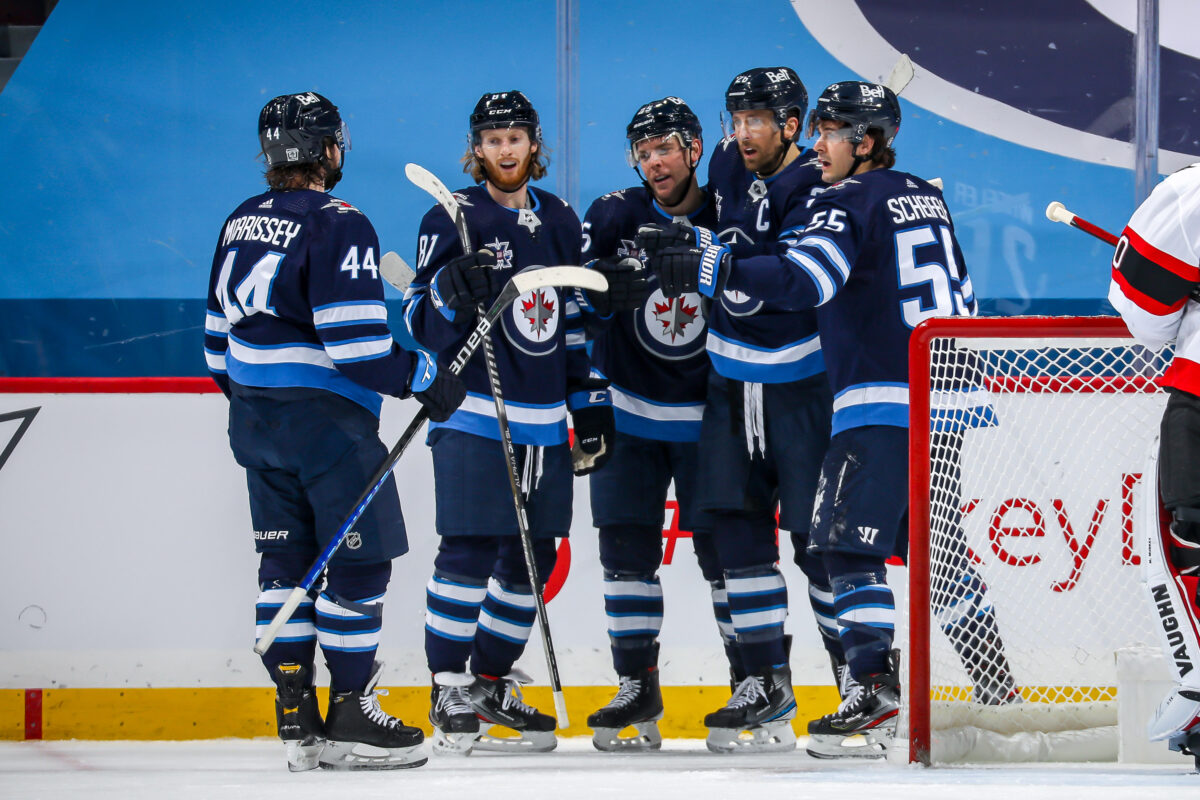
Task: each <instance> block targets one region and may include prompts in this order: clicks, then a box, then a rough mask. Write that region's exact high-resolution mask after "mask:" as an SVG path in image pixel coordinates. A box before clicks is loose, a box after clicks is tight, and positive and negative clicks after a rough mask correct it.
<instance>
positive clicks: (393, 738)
mask: <svg viewBox="0 0 1200 800" xmlns="http://www.w3.org/2000/svg"><path fill="white" fill-rule="evenodd" d="M382 671H383V664H381V663H379V662H376V663H375V671H374V673H372V675H371V679H370V680H369V681H368V682H367V687H366V688H365V689H364V690H363V691H361V692H334V691H333V690H332V689H331V690H330V692H329V712H328V714H327V715H326V720H325V736H326V739H327V741H326V742H325V749H324V750H323V751H322V752H321V766H322V767H323V768H325V769H346V770H368V769H404V768H406V767H419V766H421V765H422V764H424V763H425V762H426V761H428V760H429V759H428V758H426V757H425V755H424V754H423V753H421V752H420V747H421V742H423V741H424V740H425V734H423V733H421V729H420V728H413V727H409V726H408V725H405V724H404V723H403V722H401V721H400V720H398V719H396V718H395V717H393V716H392V715H390V714H388V713H387V712H386V711H384V710H383V709H382V708H380V707H379V696H380V695H383V694H387V691H386V690H383V689H376V688H375V685H376V684H377V683H378V682H379V676H380V674H381V673H382Z"/></svg>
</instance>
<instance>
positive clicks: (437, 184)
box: [404, 162, 471, 253]
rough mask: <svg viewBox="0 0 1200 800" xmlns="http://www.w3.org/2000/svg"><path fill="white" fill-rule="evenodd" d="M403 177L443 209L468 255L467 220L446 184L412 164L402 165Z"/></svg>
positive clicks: (469, 250) (468, 236)
mask: <svg viewBox="0 0 1200 800" xmlns="http://www.w3.org/2000/svg"><path fill="white" fill-rule="evenodd" d="M404 176H405V177H406V178H408V180H409V181H410V182H411V183H412V184H413V186H416V187H417V188H418V189H422V190H424V191H426V192H428V193H429V194H430V195H432V196H433V199H434V200H436V201H437V204H438V205H439V206H441V207H442V208H443V209H445V211H446V213H447V214H449V215H450V219H452V220H454V227H455V228H456V229H457V230H458V238H459V241H460V242H461V243H462V247H463V252H464V253H470V252H471V237H470V235H469V234H468V233H467V218H466V217H465V216H463V211H462V206H460V205H459V204H458V201H457V200H455V199H454V195H453V194H451V193H450V190H449V189H447V188H446V184H444V183H442V181H441V179H440V178H438V176H437V175H434V174H433V173H432V172H430V171H429V170H427V169H425V168H424V167H422V166H421V165H420V164H413V163H412V162H409V163H407V164H405V165H404Z"/></svg>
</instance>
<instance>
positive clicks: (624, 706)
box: [581, 97, 740, 751]
mask: <svg viewBox="0 0 1200 800" xmlns="http://www.w3.org/2000/svg"><path fill="white" fill-rule="evenodd" d="M626 137H627V139H628V150H627V155H628V158H629V163H630V166H632V167H633V168H634V170H635V171H636V172H637V173H638V175H639V177H640V178H641V179H642V185H641V186H633V187H630V188H627V189H622V190H620V191H616V192H611V193H610V194H606V195H604V196H603V197H601V198H599V199H598V200H596V201H595V202H594V203H592V205H591V207H590V208H589V209H588V212H587V214H586V215H585V216H584V222H583V230H584V245H583V257H584V258H585V259H596V260H595V261H592V262H591V266H592V268H594V269H601V270H603V271H604V272H605V274H606V276H607V277H608V279H609V287H610V288H609V291H608V293H607V294H606V295H601V296H600V297H598V298H592V297H590V296H589V295H588V293H586V292H582V291H581V294H582V305H583V310H584V314H585V317H587V318H589V319H590V320H591V323H590V324H589V328H590V329H592V330H593V331H594V333H593V350H592V359H593V372H592V374H593V375H595V376H598V377H601V378H603V379H605V380H609V381H611V382H612V385H611V387H610V389H611V392H612V397H613V406H614V413H615V415H616V428H617V434H616V439H615V441H614V444H613V457H612V460H611V461H610V462H609V464H608V466H606V467H605V468H604V469H603V470H600V471H598V472H594V473H592V475H591V476H590V486H591V500H592V503H591V505H592V523H593V524H594V525H595V526H596V527H597V528H598V529H599V542H600V563H601V566H602V567H603V568H604V606H605V610H606V612H607V614H608V633H609V641H610V643H611V647H612V658H613V667H614V668H615V669H616V672H617V675H618V677H619V681H620V686H619V689H618V691H617V694H616V696H615V697H614V698H613V699H612V701H611V702H610V703H609V704H608V705H606V706H605V707H604V708H602V709H600V710H599V711H597V712H596V713H594V714H592V715H591V716H589V717H588V720H587V722H588V725H589V726H590V727H591V728H592V729H593V731H594V734H593V736H592V742H593V744H594V745H595V746H596V748H597V749H599V750H608V751H619V750H644V749H657V748H659V747H660V746H661V743H662V736H661V735H660V734H659V731H658V724H657V720H659V719H661V717H662V714H663V704H662V693H661V691H660V689H659V675H658V633H659V630H660V629H661V627H662V618H663V594H662V586H661V583H660V582H659V578H658V574H657V573H658V569H659V567H660V566H661V564H662V559H663V544H662V527H663V521H664V520H663V517H664V513H663V508H664V503H665V501H666V498H667V489H668V486H669V485H670V484H671V482H672V481H674V484H675V497H676V499H677V501H678V503H679V519H678V524H679V527H680V529H682V530H686V531H691V532H692V543H693V546H694V547H695V551H696V556H697V559H698V560H699V562H700V569H701V571H702V573H703V574H704V577H705V579H706V580H708V581H709V582H710V584H711V585H712V593H713V605H714V611H715V613H716V616H717V621H718V626H719V627H720V629H721V631H722V633H723V635H724V636H725V637H726V638H727V639H728V640H730V641H731V640H732V628H731V626H730V623H729V606H728V603H727V602H726V600H725V582H724V576H723V575H722V574H721V570H720V567H719V565H718V563H717V559H716V553H715V551H714V549H713V545H712V538H711V536H710V535H709V534H708V532H707V531H705V530H704V529H703V527H702V525H701V524H700V516H699V512H698V511H697V510H696V502H697V499H698V498H697V496H696V468H697V465H698V464H699V462H700V460H701V456H700V452H699V447H698V445H697V440H698V439H699V438H700V419H701V415H702V413H703V410H704V397H705V393H706V388H707V385H708V363H709V362H708V356H707V355H706V354H705V352H704V312H703V309H702V308H701V302H700V295H699V294H697V293H694V292H693V293H690V294H687V295H683V296H681V297H666V296H664V295H663V293H662V292H661V291H659V289H658V285H657V281H656V280H655V279H654V278H653V275H651V276H650V280H649V285H648V286H647V285H646V280H647V279H646V271H645V270H644V269H643V268H642V265H641V263H640V262H639V261H636V260H634V261H628V259H630V258H633V259H636V258H637V257H638V255H639V253H638V249H637V246H636V245H635V244H634V239H635V237H636V235H637V231H638V228H639V227H640V226H641V225H643V224H646V223H653V222H660V223H670V222H672V221H675V222H679V223H683V224H688V225H692V224H694V225H702V226H705V227H709V228H711V227H713V226H714V225H715V223H716V215H715V213H714V212H715V209H714V206H713V204H712V203H711V201H710V199H709V196H708V194H707V192H706V191H705V190H704V189H703V188H701V186H700V184H699V181H697V179H696V167H697V166H698V165H699V163H700V158H701V156H702V155H703V153H704V142H703V135H702V131H701V127H700V121H699V120H698V119H697V118H696V115H695V114H694V113H693V112H692V110H691V108H689V107H688V105H687V103H685V102H684V101H683V100H681V99H679V98H678V97H664V98H662V99H661V100H655V101H653V102H650V103H646V104H645V105H643V106H642V107H641V108H639V109H638V110H637V112H636V113H635V114H634V115H633V119H632V120H631V121H630V123H629V125H628V127H627V129H626ZM630 273H633V274H632V276H630V277H629V279H627V280H625V281H622V278H625V277H626V276H627V275H630ZM639 282H640V285H639ZM622 287H625V292H624V293H625V298H624V299H625V302H621V297H620V294H621V292H622ZM589 312H590V313H589ZM727 647H732V644H729V645H727ZM735 655H736V653H735ZM739 669H740V665H739ZM629 726H633V727H634V728H635V729H636V735H634V736H629V737H621V736H620V732H621V730H622V729H624V728H626V727H629Z"/></svg>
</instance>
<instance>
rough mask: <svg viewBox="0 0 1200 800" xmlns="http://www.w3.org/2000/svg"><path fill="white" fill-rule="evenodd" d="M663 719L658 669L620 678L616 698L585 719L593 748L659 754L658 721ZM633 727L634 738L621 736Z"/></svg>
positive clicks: (618, 751) (606, 750) (660, 741)
mask: <svg viewBox="0 0 1200 800" xmlns="http://www.w3.org/2000/svg"><path fill="white" fill-rule="evenodd" d="M662 716H663V702H662V689H660V688H659V684H658V667H651V668H650V669H645V670H642V671H641V672H639V673H637V674H636V675H622V676H621V684H620V687H619V688H618V689H617V696H616V697H614V698H613V699H612V700H611V701H609V703H608V705H606V706H605V707H604V708H602V709H600V710H599V711H597V712H596V713H594V714H592V715H591V716H589V717H588V718H587V724H588V727H589V728H591V729H592V731H593V733H592V744H593V745H595V747H596V749H597V750H603V751H605V752H608V753H620V752H635V751H644V750H658V749H660V748H661V747H662V734H661V733H659V730H658V721H659V720H660V719H662ZM628 727H632V728H633V729H634V731H635V732H636V733H635V735H633V736H625V737H622V736H621V731H622V730H624V729H625V728H628Z"/></svg>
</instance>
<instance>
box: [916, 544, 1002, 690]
mask: <svg viewBox="0 0 1200 800" xmlns="http://www.w3.org/2000/svg"><path fill="white" fill-rule="evenodd" d="M931 600H932V601H933V610H934V614H935V615H936V618H937V621H938V626H939V627H940V628H941V629H942V631H943V632H944V633H945V634H946V637H947V638H948V639H949V640H950V643H951V644H953V645H954V650H955V652H957V653H958V657H959V659H960V660H961V661H962V663H963V666H964V667H966V669H967V672H968V673H969V674H970V676H971V679H972V680H973V681H974V682H975V683H976V685H977V686H978V685H979V684H981V683H985V682H991V683H1000V682H1002V681H1003V680H1005V679H1006V678H1007V676H1008V672H1009V669H1008V660H1007V658H1006V657H1005V655H1004V643H1003V641H1002V640H1001V638H1000V630H999V626H998V625H997V624H996V614H995V611H994V610H993V608H992V604H991V601H990V600H989V599H988V594H987V585H986V584H985V583H984V582H983V579H982V578H981V577H980V576H979V575H978V574H977V573H976V572H975V571H974V570H973V569H971V568H969V567H968V568H967V569H966V572H965V573H964V574H963V575H962V576H961V577H960V578H959V579H958V580H957V581H955V582H954V583H953V584H951V585H950V586H949V587H945V588H942V589H941V590H940V591H938V592H936V593H935V594H934V595H933V597H932V598H931Z"/></svg>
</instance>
